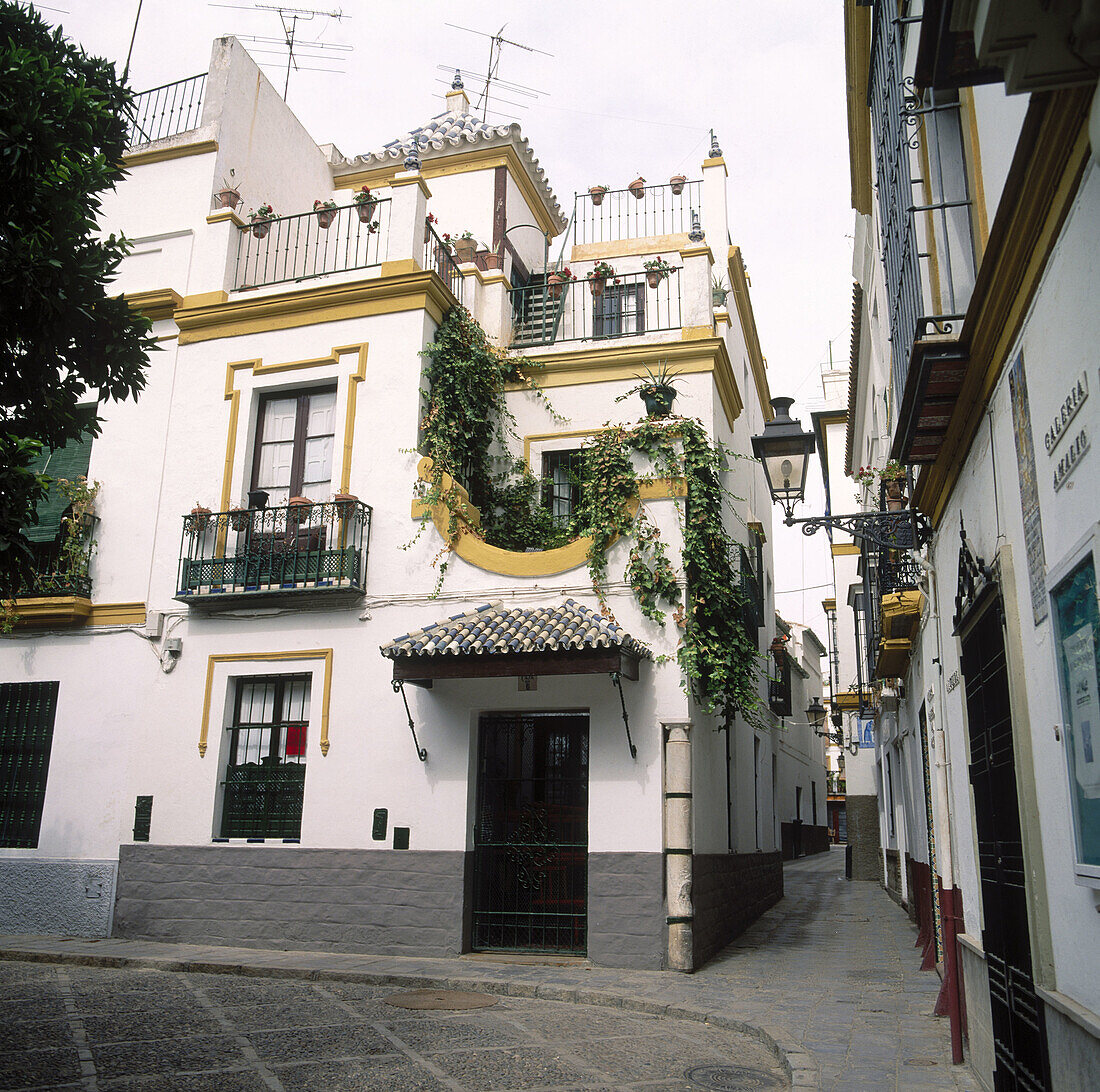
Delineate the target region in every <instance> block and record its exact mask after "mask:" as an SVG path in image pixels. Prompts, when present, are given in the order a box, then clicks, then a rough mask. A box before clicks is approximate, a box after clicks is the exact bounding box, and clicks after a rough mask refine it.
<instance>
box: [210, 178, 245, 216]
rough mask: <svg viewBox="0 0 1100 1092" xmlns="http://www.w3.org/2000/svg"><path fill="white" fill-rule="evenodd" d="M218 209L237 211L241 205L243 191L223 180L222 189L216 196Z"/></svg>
mask: <svg viewBox="0 0 1100 1092" xmlns="http://www.w3.org/2000/svg"><path fill="white" fill-rule="evenodd" d="M214 200H215V201H217V203H218V205H217V207H218V208H220V209H235V208H236V207H237V206H238V205H239V204H240V203H241V191H240V190H239V189H237V187H236V186H235V185H234V184H233V183H232V182H230V181H228V180H227V179H225V178H223V179H222V188H221V189H220V190H218V192H217V193H216V194H214Z"/></svg>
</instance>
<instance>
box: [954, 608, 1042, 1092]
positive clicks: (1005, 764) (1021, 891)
mask: <svg viewBox="0 0 1100 1092" xmlns="http://www.w3.org/2000/svg"><path fill="white" fill-rule="evenodd" d="M962 668H963V677H964V679H965V683H966V714H967V719H968V721H969V730H970V783H971V785H973V788H974V818H975V823H976V826H977V832H978V869H979V873H980V875H981V887H982V908H983V911H984V914H985V928H984V930H983V932H982V943H983V945H984V947H985V958H986V966H987V968H988V972H989V1002H990V1010H991V1013H992V1019H993V1047H994V1056H995V1058H994V1066H995V1068H994V1073H993V1084H994V1088H995V1089H997V1090H998V1092H1000V1090H1002V1089H1003V1090H1006V1092H1007V1090H1010V1089H1011V1090H1015V1089H1026V1090H1029V1092H1030V1090H1045V1089H1049V1087H1050V1078H1049V1075H1048V1065H1047V1042H1046V1025H1045V1021H1044V1017H1043V1006H1042V1002H1041V1001H1040V1000H1039V998H1038V997H1037V996H1036V993H1035V980H1034V976H1033V971H1032V963H1031V934H1030V930H1029V927H1028V920H1027V891H1026V886H1025V872H1024V852H1023V838H1022V836H1021V833H1020V809H1019V803H1018V800H1017V795H1016V763H1015V752H1014V748H1013V744H1012V717H1011V712H1010V708H1009V697H1008V667H1007V663H1006V660H1005V643H1004V631H1003V629H1002V623H1001V603H1000V599H999V597H997V596H991V597H990V603H989V605H988V606H987V607H986V608H985V609H984V610H983V611H982V612H981V614H980V615H979V617H978V618H977V620H976V621H975V622H974V623H973V625H972V626H971V627H970V628H969V630H968V631H967V632H966V634H965V635H964V636H963V640H962Z"/></svg>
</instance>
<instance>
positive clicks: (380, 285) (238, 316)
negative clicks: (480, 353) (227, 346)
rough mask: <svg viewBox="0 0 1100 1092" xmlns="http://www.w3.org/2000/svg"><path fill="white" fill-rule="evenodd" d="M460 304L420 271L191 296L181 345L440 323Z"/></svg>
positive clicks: (183, 312) (184, 309)
mask: <svg viewBox="0 0 1100 1092" xmlns="http://www.w3.org/2000/svg"><path fill="white" fill-rule="evenodd" d="M218 297H221V299H219V298H218ZM457 302H458V301H457V300H456V299H455V298H454V296H452V295H451V292H450V289H448V288H447V286H446V285H445V284H444V283H443V281H442V280H440V278H439V275H438V274H437V273H434V272H431V271H416V272H410V273H403V274H400V275H398V276H394V277H383V278H375V279H372V280H358V281H351V282H347V283H344V284H335V285H314V286H312V287H309V288H294V289H291V290H290V291H287V292H279V293H275V294H273V295H270V296H247V297H238V298H234V299H232V300H227V299H225V294H224V293H204V294H203V295H202V296H187V297H185V299H184V300H183V303H182V304H181V306H180V308H179V309H178V310H177V311H176V325H178V326H179V328H180V344H181V345H189V344H193V343H195V342H199V341H210V340H213V339H216V338H227V337H241V336H243V335H245V334H259V333H265V332H267V331H269V330H288V329H291V328H293V327H296V326H312V325H315V324H318V323H322V322H338V321H340V320H342V319H349V318H360V317H362V316H365V315H390V314H395V313H397V312H401V311H418V310H420V311H427V312H428V314H429V315H430V316H431V317H432V319H433V320H434V321H435V322H437V323H439V322H442V321H443V315H444V314H445V313H446V312H447V311H449V310H450V309H451V308H452V307H454V306H455V305H456V304H457Z"/></svg>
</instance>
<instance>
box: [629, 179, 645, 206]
mask: <svg viewBox="0 0 1100 1092" xmlns="http://www.w3.org/2000/svg"><path fill="white" fill-rule="evenodd" d="M627 189H628V190H630V192H631V193H632V194H634V196H635V197H636V198H637V199H638V200H639V201H641V199H642V198H643V197H645V179H644V178H635V179H634V181H633V182H631V183H630V185H629V186H627Z"/></svg>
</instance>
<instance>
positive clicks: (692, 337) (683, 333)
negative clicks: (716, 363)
mask: <svg viewBox="0 0 1100 1092" xmlns="http://www.w3.org/2000/svg"><path fill="white" fill-rule="evenodd" d="M703 337H714V327H713V326H683V327H681V328H680V340H681V341H698V340H699V339H700V338H703Z"/></svg>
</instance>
